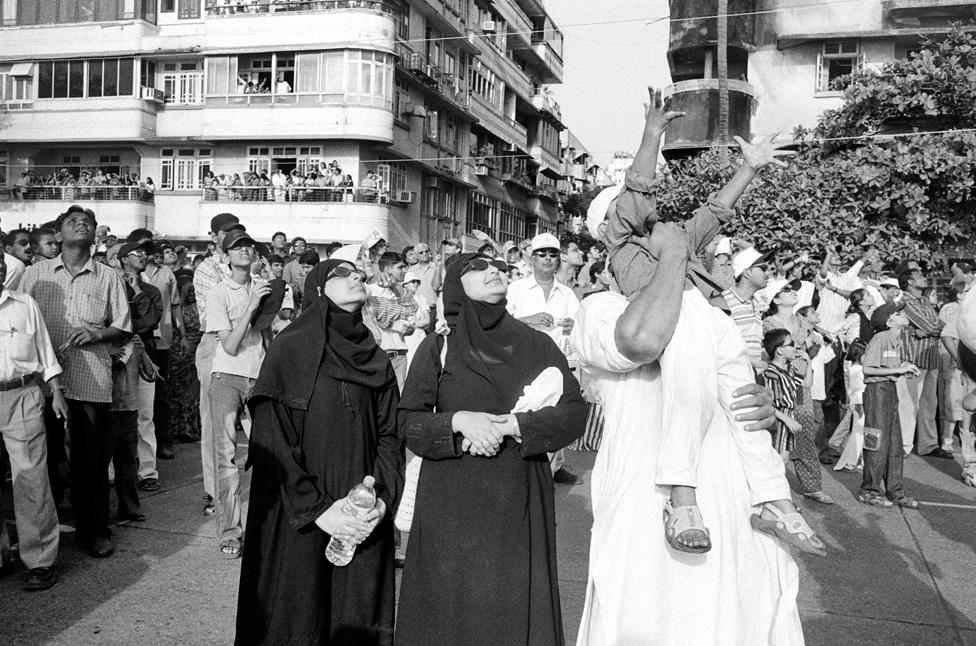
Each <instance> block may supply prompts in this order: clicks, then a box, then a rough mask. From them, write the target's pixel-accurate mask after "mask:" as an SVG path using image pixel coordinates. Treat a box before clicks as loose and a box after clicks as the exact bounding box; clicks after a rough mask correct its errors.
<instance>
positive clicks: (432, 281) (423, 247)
mask: <svg viewBox="0 0 976 646" xmlns="http://www.w3.org/2000/svg"><path fill="white" fill-rule="evenodd" d="M413 249H414V252H416V254H417V264H416V265H414V266H413V267H412V268H411V269H410V271H412V272H413V273H414V274H416V275H417V276H418V277H419V278H420V287H418V288H417V295H418V296H422V297H423V298H424V300H426V301H427V302H428V303H430V328H429V329H430V330H433V329H434V323H435V322H436V320H437V292H438V291H440V288H441V274H440V272H439V271H437V263H436V262H434V257H433V255H432V254H431V253H430V246H429V245H428V244H427V243H426V242H418V243H417V244H416V245H414V247H413Z"/></svg>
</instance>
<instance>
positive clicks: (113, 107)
mask: <svg viewBox="0 0 976 646" xmlns="http://www.w3.org/2000/svg"><path fill="white" fill-rule="evenodd" d="M157 109H158V104H157V102H156V101H155V100H154V99H141V98H138V97H110V98H98V99H84V100H79V99H38V100H35V101H34V103H33V104H32V105H31V107H30V109H26V110H16V111H11V112H8V113H6V116H5V117H4V119H5V120H6V121H5V123H4V126H3V135H2V138H3V140H4V141H5V142H18V141H23V142H33V141H63V142H71V141H75V142H89V141H144V140H146V139H148V138H150V137H152V136H153V135H154V134H155V132H156V112H157Z"/></svg>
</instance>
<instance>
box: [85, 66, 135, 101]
mask: <svg viewBox="0 0 976 646" xmlns="http://www.w3.org/2000/svg"><path fill="white" fill-rule="evenodd" d="M88 96H90V97H96V96H132V59H131V58H107V59H104V60H94V61H88Z"/></svg>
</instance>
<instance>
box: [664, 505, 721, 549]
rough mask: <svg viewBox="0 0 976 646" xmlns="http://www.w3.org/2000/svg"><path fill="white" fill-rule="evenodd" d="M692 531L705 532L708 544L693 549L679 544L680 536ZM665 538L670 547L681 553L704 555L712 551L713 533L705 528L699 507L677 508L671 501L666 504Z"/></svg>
mask: <svg viewBox="0 0 976 646" xmlns="http://www.w3.org/2000/svg"><path fill="white" fill-rule="evenodd" d="M691 530H695V531H699V532H704V534H705V542H706V545H705V546H704V547H691V546H689V545H683V544H682V543H679V542H678V537H679V536H681V535H682V534H684V533H685V532H687V531H691ZM664 538H665V539H666V540H667V541H668V545H670V546H671V547H672V548H674V549H676V550H678V551H679V552H687V553H689V554H704V553H705V552H707V551H709V550H710V549H712V541H711V532H709V531H708V528H707V527H705V520H704V519H703V518H702V515H701V510H700V509H699V508H698V505H687V506H683V507H675V506H673V505H672V504H671V501H670V500H669V501H667V502H666V503H664Z"/></svg>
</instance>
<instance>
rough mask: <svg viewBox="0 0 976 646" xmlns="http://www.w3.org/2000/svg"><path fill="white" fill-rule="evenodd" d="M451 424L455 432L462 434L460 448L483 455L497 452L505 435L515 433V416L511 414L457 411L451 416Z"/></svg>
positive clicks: (491, 454) (473, 453) (486, 455)
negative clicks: (462, 438)
mask: <svg viewBox="0 0 976 646" xmlns="http://www.w3.org/2000/svg"><path fill="white" fill-rule="evenodd" d="M451 424H452V426H453V429H454V432H455V433H460V434H461V435H463V436H464V440H462V442H461V450H462V451H466V452H468V453H470V454H471V455H480V456H483V457H491V456H493V455H495V454H496V453H498V449H499V447H500V446H501V444H502V442H503V441H504V440H505V436H507V435H515V433H516V424H515V416H514V415H512V414H506V415H493V414H491V413H475V412H471V411H459V412H457V413H455V414H454V417H453V418H451Z"/></svg>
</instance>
